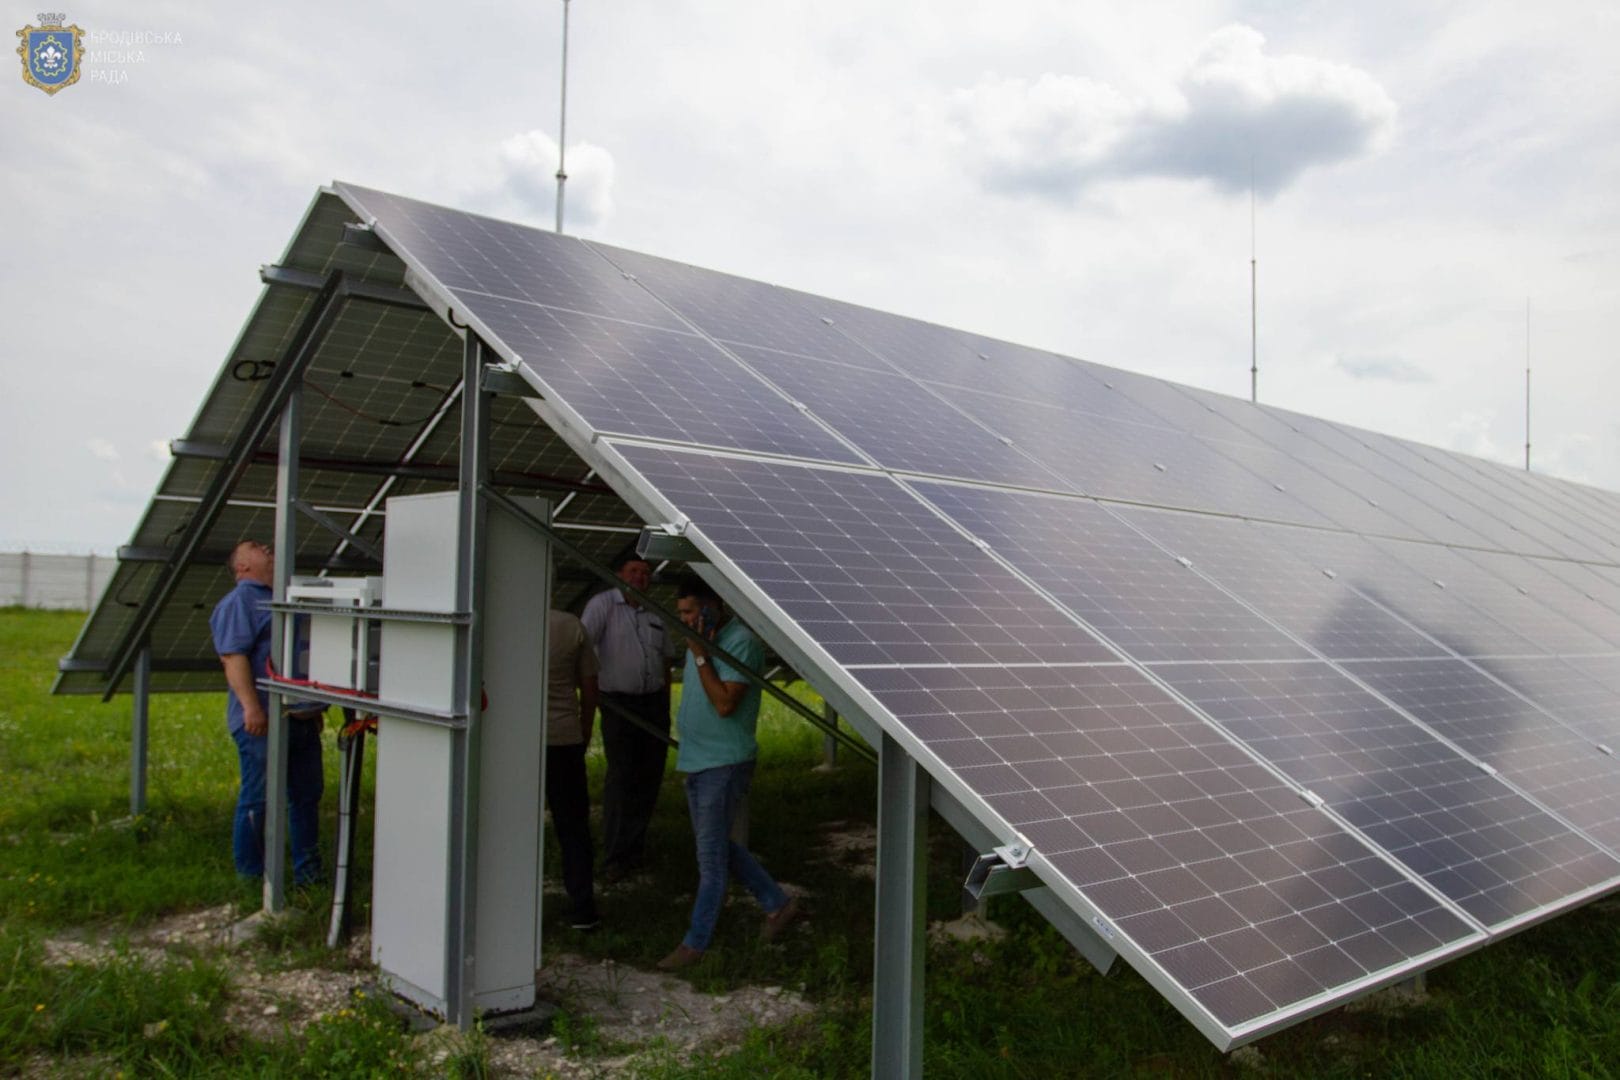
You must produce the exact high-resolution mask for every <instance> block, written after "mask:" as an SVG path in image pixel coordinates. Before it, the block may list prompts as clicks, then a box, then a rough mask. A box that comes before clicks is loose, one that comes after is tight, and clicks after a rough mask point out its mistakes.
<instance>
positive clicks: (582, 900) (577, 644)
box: [546, 611, 602, 931]
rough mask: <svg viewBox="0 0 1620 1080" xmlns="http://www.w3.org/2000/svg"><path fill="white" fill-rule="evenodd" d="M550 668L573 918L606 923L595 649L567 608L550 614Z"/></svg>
mask: <svg viewBox="0 0 1620 1080" xmlns="http://www.w3.org/2000/svg"><path fill="white" fill-rule="evenodd" d="M547 635H548V636H547V642H548V647H547V653H548V655H547V668H546V687H547V691H546V805H547V806H548V807H549V808H550V810H551V825H552V828H554V829H556V830H557V847H558V849H559V850H560V851H561V852H562V871H563V889H564V890H565V891H566V892H567V893H568V922H569V924H570V925H571V926H573V928H574V929H575V930H584V931H590V930H595V929H596V928H597V927H598V926H600V925H601V924H602V920H601V917H600V916H599V915H598V914H597V911H596V890H595V883H594V881H593V880H592V874H591V863H592V862H593V861H594V860H595V858H596V852H595V850H594V848H593V846H592V844H591V800H590V791H589V789H588V788H587V787H586V782H585V749H586V747H588V746H590V743H591V729H592V728H593V727H594V726H595V724H596V692H597V691H596V671H597V665H596V650H594V649H592V648H591V642H590V639H589V638H587V637H586V636H585V627H584V626H583V625H581V624H580V621H579V620H578V619H577V618H575V617H574V616H572V615H569V614H568V613H566V612H562V611H553V612H551V613H550V622H549V623H548V627H547Z"/></svg>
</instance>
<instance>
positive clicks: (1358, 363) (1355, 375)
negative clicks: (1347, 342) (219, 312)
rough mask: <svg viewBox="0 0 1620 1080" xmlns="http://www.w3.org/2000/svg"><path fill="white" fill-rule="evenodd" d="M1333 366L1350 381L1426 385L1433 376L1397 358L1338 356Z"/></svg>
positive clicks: (1410, 362) (1409, 362)
mask: <svg viewBox="0 0 1620 1080" xmlns="http://www.w3.org/2000/svg"><path fill="white" fill-rule="evenodd" d="M1333 366H1334V367H1336V368H1338V369H1339V370H1340V371H1342V372H1344V373H1345V374H1346V375H1348V376H1350V377H1351V378H1352V379H1375V380H1381V381H1384V382H1398V383H1426V382H1433V381H1434V376H1432V375H1431V374H1429V372H1427V371H1425V370H1424V369H1423V368H1422V367H1420V366H1418V365H1417V364H1414V363H1412V361H1410V360H1403V359H1402V358H1401V357H1399V356H1339V357H1335V358H1334V361H1333Z"/></svg>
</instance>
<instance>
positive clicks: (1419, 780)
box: [1153, 662, 1620, 928]
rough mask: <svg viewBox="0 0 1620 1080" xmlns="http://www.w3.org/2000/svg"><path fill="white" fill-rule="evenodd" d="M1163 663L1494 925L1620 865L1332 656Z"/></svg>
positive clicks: (1222, 720) (1215, 710)
mask: <svg viewBox="0 0 1620 1080" xmlns="http://www.w3.org/2000/svg"><path fill="white" fill-rule="evenodd" d="M1153 672H1154V674H1156V675H1158V676H1159V677H1160V678H1162V679H1164V680H1165V681H1166V682H1168V683H1169V684H1170V685H1171V686H1173V687H1175V689H1176V690H1177V691H1178V692H1179V693H1181V694H1183V695H1185V696H1186V697H1187V698H1188V700H1190V701H1192V702H1193V703H1194V704H1196V705H1197V706H1198V707H1199V708H1200V709H1202V710H1203V711H1204V712H1205V713H1206V714H1208V715H1209V716H1211V717H1213V718H1214V719H1215V720H1216V721H1217V722H1218V723H1219V724H1221V726H1222V727H1224V728H1225V729H1226V730H1228V731H1230V732H1231V733H1232V734H1233V735H1234V736H1235V737H1236V738H1238V739H1239V740H1241V741H1242V742H1243V743H1244V744H1245V745H1247V746H1248V747H1250V748H1251V749H1253V750H1254V751H1255V752H1256V753H1257V754H1259V755H1260V756H1261V757H1263V758H1264V759H1265V760H1266V761H1268V762H1270V763H1271V764H1273V765H1275V766H1276V767H1277V768H1279V769H1281V770H1282V771H1283V772H1284V773H1285V774H1286V775H1287V776H1288V777H1289V779H1291V780H1293V781H1295V782H1296V783H1298V784H1301V785H1303V786H1304V787H1305V788H1307V789H1308V790H1309V791H1311V793H1312V794H1313V795H1315V796H1316V797H1318V798H1321V799H1322V800H1324V802H1325V803H1326V805H1327V806H1328V807H1329V808H1330V809H1331V810H1333V811H1334V812H1335V813H1336V814H1338V815H1339V816H1340V817H1342V818H1343V819H1344V820H1345V821H1347V822H1348V823H1349V824H1351V825H1353V826H1355V827H1356V828H1358V829H1360V830H1361V831H1362V832H1363V833H1364V834H1365V835H1366V836H1367V837H1368V839H1370V840H1372V842H1373V843H1375V844H1377V845H1378V846H1379V847H1380V848H1382V849H1383V850H1385V851H1387V852H1389V853H1390V854H1391V855H1393V856H1394V857H1395V858H1396V859H1398V860H1400V862H1401V863H1402V864H1403V865H1405V866H1406V867H1407V868H1408V869H1409V870H1411V871H1412V872H1413V873H1415V874H1418V875H1419V876H1421V877H1422V878H1423V879H1424V880H1425V881H1427V882H1428V883H1429V884H1430V885H1432V886H1433V887H1434V888H1436V889H1438V890H1439V891H1440V892H1442V893H1444V894H1445V895H1446V896H1447V897H1449V898H1450V899H1451V900H1453V901H1455V902H1456V903H1457V904H1458V905H1459V906H1460V907H1461V908H1462V909H1463V910H1464V911H1467V912H1468V914H1470V915H1472V916H1473V917H1474V918H1476V919H1478V920H1479V921H1480V922H1481V923H1484V924H1485V925H1487V926H1490V927H1493V928H1500V927H1502V926H1505V925H1508V924H1510V923H1512V922H1514V921H1516V920H1520V919H1524V918H1527V917H1531V916H1535V915H1539V914H1542V913H1544V912H1545V911H1546V910H1547V909H1549V908H1556V907H1560V906H1563V905H1564V904H1566V903H1569V902H1571V901H1570V898H1571V897H1572V896H1577V895H1579V894H1581V893H1583V892H1585V891H1587V890H1590V889H1593V888H1598V887H1602V886H1604V885H1605V884H1607V883H1608V882H1609V881H1610V880H1611V879H1613V878H1614V876H1615V875H1616V873H1620V864H1617V863H1616V862H1615V861H1614V860H1613V859H1611V858H1610V857H1609V856H1608V855H1606V854H1605V853H1603V852H1602V851H1600V850H1599V849H1598V848H1597V847H1595V846H1594V845H1593V844H1591V843H1590V842H1589V841H1588V840H1586V839H1585V838H1584V837H1582V836H1580V835H1579V834H1577V833H1576V832H1575V831H1574V830H1573V829H1571V828H1570V827H1569V826H1568V825H1566V824H1564V823H1563V822H1560V821H1558V820H1557V819H1556V818H1554V817H1553V816H1552V815H1550V814H1548V813H1547V812H1546V811H1544V810H1542V809H1541V808H1540V807H1537V806H1536V805H1534V804H1533V803H1531V802H1530V801H1529V800H1528V799H1526V798H1525V797H1524V796H1522V795H1521V794H1519V793H1518V792H1516V791H1514V790H1513V789H1512V788H1510V787H1509V786H1508V785H1507V784H1504V783H1503V782H1502V781H1501V780H1499V779H1496V778H1495V777H1492V776H1489V775H1487V774H1486V773H1484V772H1482V771H1481V770H1480V768H1479V767H1478V765H1477V764H1475V763H1474V762H1472V761H1469V760H1467V759H1466V758H1464V757H1463V756H1462V755H1461V754H1459V753H1458V752H1457V751H1455V750H1454V749H1452V748H1451V747H1449V746H1447V745H1446V744H1445V743H1443V742H1441V741H1440V740H1439V739H1438V738H1436V737H1435V736H1434V735H1432V734H1430V733H1429V732H1427V731H1425V730H1423V729H1422V728H1420V727H1419V726H1418V725H1417V724H1414V723H1412V722H1411V721H1410V720H1409V719H1407V718H1406V717H1404V716H1402V715H1401V714H1400V713H1398V712H1396V711H1395V710H1394V709H1392V708H1390V707H1389V706H1388V705H1386V704H1384V703H1383V702H1382V701H1379V700H1378V699H1377V698H1376V697H1374V696H1373V695H1372V694H1369V693H1368V692H1367V691H1366V690H1364V689H1362V688H1361V687H1359V686H1357V685H1356V684H1355V683H1354V682H1353V681H1351V680H1350V679H1348V678H1346V677H1345V676H1344V675H1342V674H1340V673H1339V672H1338V671H1335V670H1334V669H1333V668H1332V667H1331V666H1330V665H1328V664H1325V663H1320V662H1308V663H1276V664H1180V665H1177V664H1167V665H1160V666H1157V667H1154V668H1153Z"/></svg>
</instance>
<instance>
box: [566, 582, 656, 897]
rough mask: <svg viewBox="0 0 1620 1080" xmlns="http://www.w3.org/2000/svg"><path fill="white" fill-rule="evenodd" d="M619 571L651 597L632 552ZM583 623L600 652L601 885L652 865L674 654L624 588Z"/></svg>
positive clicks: (595, 600) (596, 600)
mask: <svg viewBox="0 0 1620 1080" xmlns="http://www.w3.org/2000/svg"><path fill="white" fill-rule="evenodd" d="M613 571H614V573H616V574H617V575H618V577H619V580H620V581H623V582H624V583H625V584H626V585H629V586H632V587H633V588H635V589H638V590H640V591H641V592H646V591H647V589H648V588H649V587H650V586H651V584H652V567H651V566H649V565H648V564H647V561H646V560H645V559H642V558H641V557H639V556H637V555H636V554H634V553H633V552H628V553H626V554H624V555H621V556H620V557H619V558H618V559H616V560H615V561H614V563H613ZM580 621H581V622H582V623H584V624H585V633H586V635H587V636H589V638H590V639H591V645H592V646H593V647H594V648H595V649H596V658H597V661H598V663H599V664H600V667H601V670H600V673H599V674H598V676H597V678H598V683H599V685H600V688H601V701H602V750H603V752H604V753H605V754H606V755H607V776H606V777H605V778H604V780H603V784H602V847H603V849H604V850H603V855H602V879H603V880H604V881H607V882H609V883H611V882H614V881H619V880H622V879H623V878H625V877H626V876H628V875H629V874H632V873H634V872H635V871H636V870H637V869H638V868H639V867H640V866H641V864H642V862H643V861H644V860H645V858H646V842H647V823H648V822H649V821H651V820H652V815H653V808H654V807H655V806H656V805H657V803H658V788H659V785H661V784H662V783H663V780H664V761H665V758H666V757H667V756H668V749H669V669H670V665H671V663H672V662H673V661H674V659H675V655H676V650H675V648H674V645H673V642H672V641H671V640H670V637H669V634H668V632H667V631H666V629H665V627H664V621H663V619H661V618H660V617H659V616H658V615H657V614H656V613H655V612H652V611H648V610H647V609H646V608H645V607H643V606H642V605H641V602H640V601H639V600H637V599H635V598H634V597H632V596H629V595H627V594H626V593H625V592H624V591H623V590H620V589H609V590H607V591H606V592H601V593H598V594H596V595H595V596H593V597H591V599H590V602H589V603H587V604H586V605H585V610H584V612H583V613H582V614H581V615H580Z"/></svg>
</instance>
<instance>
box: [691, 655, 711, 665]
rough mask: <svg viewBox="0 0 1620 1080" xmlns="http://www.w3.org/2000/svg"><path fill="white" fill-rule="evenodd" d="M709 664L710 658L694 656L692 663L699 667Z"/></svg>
mask: <svg viewBox="0 0 1620 1080" xmlns="http://www.w3.org/2000/svg"><path fill="white" fill-rule="evenodd" d="M708 662H709V658H708V657H707V656H694V657H692V663H694V664H696V665H697V666H698V667H702V666H703V665H704V664H707V663H708Z"/></svg>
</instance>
